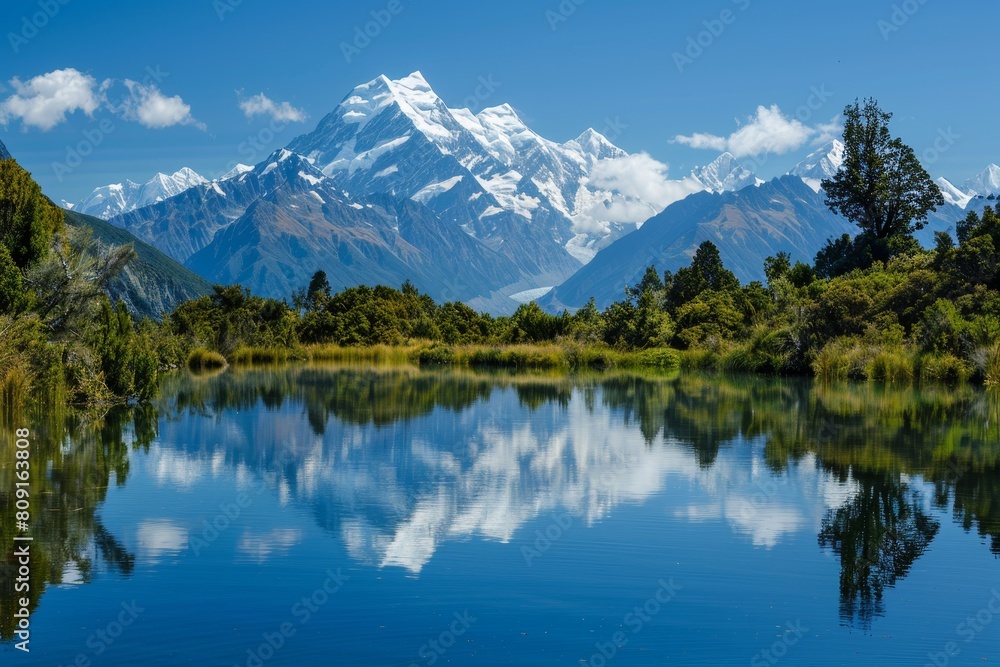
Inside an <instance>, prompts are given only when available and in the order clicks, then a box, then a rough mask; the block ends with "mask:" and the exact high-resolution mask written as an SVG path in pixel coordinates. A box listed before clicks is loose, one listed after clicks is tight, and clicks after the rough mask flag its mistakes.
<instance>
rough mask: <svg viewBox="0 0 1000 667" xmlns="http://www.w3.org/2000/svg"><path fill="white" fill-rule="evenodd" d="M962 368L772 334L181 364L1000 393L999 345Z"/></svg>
mask: <svg viewBox="0 0 1000 667" xmlns="http://www.w3.org/2000/svg"><path fill="white" fill-rule="evenodd" d="M973 358H974V359H975V362H974V363H970V362H968V361H965V360H963V359H960V358H958V357H956V356H954V355H951V354H941V353H925V352H920V351H919V350H917V349H915V348H912V347H907V346H880V345H876V344H871V343H866V342H864V341H860V340H853V339H843V340H837V341H834V342H832V343H830V344H828V345H826V346H825V347H824V348H823V349H822V350H820V352H819V354H817V355H816V356H815V358H814V359H811V360H805V359H802V358H800V357H799V356H798V355H797V352H796V348H795V346H794V345H792V344H790V342H789V341H788V340H787V338H785V337H784V336H782V335H781V334H780V332H779V333H778V334H773V335H768V336H761V337H755V338H753V339H751V340H749V341H745V342H742V343H738V344H733V343H730V344H728V345H726V346H720V347H718V348H715V349H710V348H693V349H688V350H674V349H670V348H653V349H648V350H634V351H622V350H616V349H614V348H611V347H608V346H604V345H591V346H584V345H579V344H574V343H569V344H559V343H537V344H518V345H475V344H468V345H445V344H442V343H439V342H431V341H418V342H413V343H409V344H406V345H395V346H394V345H372V346H340V345H305V346H299V347H295V348H263V347H240V348H237V349H236V350H235V351H234V352H233V353H231V354H230V355H229V356H228V357H224V356H222V355H220V354H218V353H216V352H212V351H209V350H206V349H203V348H199V349H196V350H194V351H193V352H192V353H191V355H190V356H189V358H188V367H189V368H191V369H193V370H212V369H218V368H224V367H225V366H227V365H231V366H266V365H271V364H284V363H290V362H299V361H303V362H333V363H345V364H376V365H403V364H412V365H417V366H427V367H434V366H438V367H453V368H472V369H498V370H550V371H574V372H575V371H582V370H592V371H606V370H653V371H656V370H663V371H669V370H683V371H714V372H726V373H748V374H755V375H770V376H774V375H787V376H795V375H798V376H813V377H816V378H817V379H820V380H823V381H848V380H849V381H862V382H865V381H874V382H888V383H893V384H948V385H953V384H959V383H966V382H975V383H978V384H985V385H987V386H1000V344H997V345H995V346H993V347H992V348H982V349H980V350H978V351H977V352H976V353H975V354H974V355H973Z"/></svg>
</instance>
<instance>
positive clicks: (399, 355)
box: [188, 341, 679, 371]
mask: <svg viewBox="0 0 1000 667" xmlns="http://www.w3.org/2000/svg"><path fill="white" fill-rule="evenodd" d="M210 355H211V353H208V352H207V351H205V350H196V351H195V352H192V354H191V358H189V360H188V365H189V367H195V368H208V367H209V366H208V365H206V364H209V363H210V364H215V365H216V367H217V365H218V364H219V363H220V360H219V359H218V358H215V357H214V356H210ZM218 356H219V357H221V355H218ZM678 358H679V355H678V353H677V352H676V351H675V350H671V349H665V348H661V349H652V350H638V351H631V352H623V351H619V350H615V349H612V348H610V347H603V346H591V347H585V346H580V345H558V344H555V343H544V344H534V345H528V344H522V345H444V344H441V343H433V342H428V341H422V342H416V343H410V344H407V345H399V346H390V345H372V346H357V347H352V346H340V345H306V346H302V347H298V348H294V349H282V348H277V349H270V348H245V347H241V348H238V349H237V350H236V351H235V352H233V353H232V354H231V355H229V357H228V359H227V358H224V357H223V358H221V361H222V362H223V363H225V362H228V363H229V364H231V365H233V366H260V365H267V364H274V363H285V362H291V361H309V362H337V363H359V364H361V363H364V364H393V365H398V364H414V365H420V366H450V367H457V368H482V369H511V370H564V371H575V370H583V369H589V370H598V371H600V370H610V369H623V370H630V369H662V370H673V369H676V368H678Z"/></svg>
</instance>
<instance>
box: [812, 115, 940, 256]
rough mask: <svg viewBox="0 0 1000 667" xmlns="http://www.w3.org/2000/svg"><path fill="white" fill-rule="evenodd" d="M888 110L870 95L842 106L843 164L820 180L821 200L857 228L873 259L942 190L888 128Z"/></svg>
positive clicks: (920, 221) (935, 202) (918, 221)
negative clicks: (829, 176) (822, 191)
mask: <svg viewBox="0 0 1000 667" xmlns="http://www.w3.org/2000/svg"><path fill="white" fill-rule="evenodd" d="M891 118H892V114H891V113H888V112H886V111H883V110H882V109H881V108H880V107H879V105H878V102H877V101H876V100H875V99H872V98H868V99H866V100H864V102H863V103H862V102H858V101H857V100H855V102H854V104H850V105H848V106H847V107H846V108H845V109H844V164H843V166H842V167H841V169H840V170H839V171H838V172H837V173H836V174H835V175H834V176H833V177H832V178H828V179H825V180H824V181H823V189H824V190H825V191H826V205H827V206H829V207H830V209H831V210H832V211H834V212H835V213H839V214H841V215H843V216H844V217H845V218H847V219H848V220H850V221H851V222H853V223H855V224H856V225H857V226H858V227H860V228H861V232H862V237H867V238H868V239H869V240H870V242H871V246H872V255H873V258H874V259H876V260H882V261H884V260H886V259H888V258H889V256H890V255H891V250H892V248H891V244H890V243H888V241H890V240H891V239H893V238H894V237H900V236H910V235H912V234H913V232H915V231H917V230H919V229H922V228H923V227H924V225H925V224H926V223H927V214H928V213H929V212H931V211H933V210H934V209H936V208H937V207H938V206H942V205H943V204H944V197H943V196H942V194H941V190H940V189H939V188H938V186H937V185H936V184H935V183H934V181H932V180H931V177H930V175H928V173H927V171H926V170H925V169H924V168H923V166H922V165H921V164H920V161H919V160H918V159H917V156H916V155H915V154H914V152H913V149H912V148H910V147H909V146H907V145H906V144H904V143H903V141H902V140H901V139H899V138H898V137H896V138H893V137H892V135H891V134H890V133H889V120H890V119H891Z"/></svg>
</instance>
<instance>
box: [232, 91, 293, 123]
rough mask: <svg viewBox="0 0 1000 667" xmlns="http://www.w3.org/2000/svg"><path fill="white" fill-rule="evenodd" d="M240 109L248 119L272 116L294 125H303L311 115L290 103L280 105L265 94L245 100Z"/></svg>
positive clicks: (241, 102)
mask: <svg viewBox="0 0 1000 667" xmlns="http://www.w3.org/2000/svg"><path fill="white" fill-rule="evenodd" d="M240 109H242V110H243V113H244V114H246V117H247V118H253V117H254V116H258V115H259V116H270V117H271V118H273V119H274V120H277V121H288V122H292V123H301V122H302V121H304V120H306V119H307V118H309V114H307V113H306V112H305V111H303V110H302V109H296V108H295V107H293V106H292V105H291V104H289V103H288V102H281V103H280V104H279V103H278V102H275V101H274V100H272V99H271V98H269V97H268V96H267V95H265V94H264V93H258V94H256V95H254V96H252V97H248V98H247V99H245V100H240Z"/></svg>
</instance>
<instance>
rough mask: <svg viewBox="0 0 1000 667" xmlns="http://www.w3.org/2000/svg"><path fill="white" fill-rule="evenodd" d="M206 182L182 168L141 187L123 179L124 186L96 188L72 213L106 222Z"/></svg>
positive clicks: (114, 184) (113, 185)
mask: <svg viewBox="0 0 1000 667" xmlns="http://www.w3.org/2000/svg"><path fill="white" fill-rule="evenodd" d="M207 183H208V180H207V179H205V178H204V177H203V176H201V175H200V174H198V173H196V172H195V171H193V170H192V169H189V168H187V167H183V168H182V169H179V170H177V171H175V172H174V173H173V174H170V175H167V174H163V173H157V174H156V175H155V176H153V178H151V179H149V180H148V181H147V182H146V183H143V184H139V183H136V182H135V181H131V180H128V179H126V180H125V182H124V183H111V184H110V185H104V186H101V187H99V188H95V189H94V191H93V192H92V193H90V195H88V196H87V197H85V198H84V199H83V200H81V201H79V202H77V203H76V204H74V205H73V206H72V210H74V211H76V212H78V213H83V214H86V215H92V216H95V217H98V218H103V219H104V220H108V219H110V218H113V217H115V216H116V215H120V214H122V213H128V212H129V211H134V210H136V209H138V208H142V207H144V206H149V205H150V204H155V203H157V202H161V201H163V200H165V199H169V198H170V197H173V196H175V195H179V194H180V193H182V192H184V191H185V190H188V189H190V188H193V187H195V186H197V185H206V184H207Z"/></svg>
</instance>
